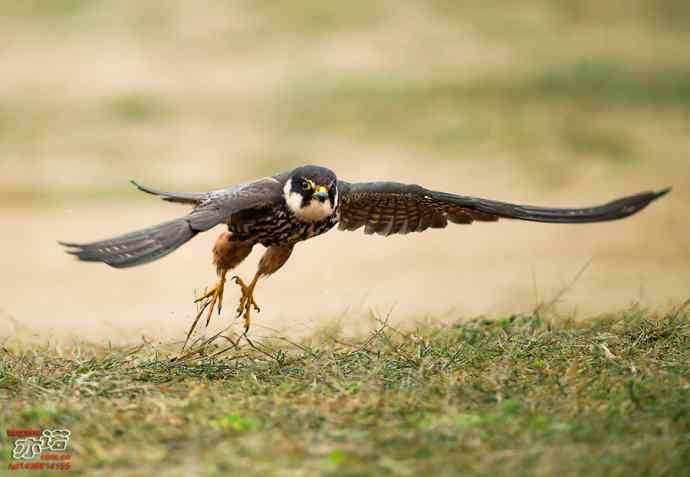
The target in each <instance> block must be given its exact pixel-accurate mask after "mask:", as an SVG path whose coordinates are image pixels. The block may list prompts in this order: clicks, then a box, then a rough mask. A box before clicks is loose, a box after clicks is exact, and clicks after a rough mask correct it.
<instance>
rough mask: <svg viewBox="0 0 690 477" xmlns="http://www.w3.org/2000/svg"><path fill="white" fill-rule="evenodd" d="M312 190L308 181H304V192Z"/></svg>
mask: <svg viewBox="0 0 690 477" xmlns="http://www.w3.org/2000/svg"><path fill="white" fill-rule="evenodd" d="M309 189H311V184H309V182H307V181H302V190H309Z"/></svg>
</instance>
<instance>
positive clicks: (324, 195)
mask: <svg viewBox="0 0 690 477" xmlns="http://www.w3.org/2000/svg"><path fill="white" fill-rule="evenodd" d="M314 197H316V198H317V199H319V200H320V201H321V202H326V199H328V189H326V187H325V186H319V187H317V188H316V190H315V191H314Z"/></svg>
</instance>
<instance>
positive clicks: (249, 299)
mask: <svg viewBox="0 0 690 477" xmlns="http://www.w3.org/2000/svg"><path fill="white" fill-rule="evenodd" d="M232 279H233V280H235V283H237V284H238V285H239V286H240V288H241V289H242V297H241V298H240V304H239V306H238V307H237V317H238V318H239V317H240V316H242V315H244V332H245V333H247V331H249V324H250V322H251V310H252V307H254V309H255V310H256V311H257V312H260V311H261V308H259V305H257V304H256V301H255V300H254V287H255V286H256V282H257V279H256V278H254V280H252V282H251V283H250V284H249V285H247V284H246V283H244V280H242V279H241V278H240V277H238V276H237V275H235V276H234V277H232Z"/></svg>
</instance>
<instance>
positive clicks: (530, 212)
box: [338, 181, 671, 236]
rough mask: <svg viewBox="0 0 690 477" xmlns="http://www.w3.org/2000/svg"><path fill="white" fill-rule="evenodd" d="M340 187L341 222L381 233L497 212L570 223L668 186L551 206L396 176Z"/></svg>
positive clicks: (635, 205)
mask: <svg viewBox="0 0 690 477" xmlns="http://www.w3.org/2000/svg"><path fill="white" fill-rule="evenodd" d="M338 187H339V194H340V204H339V211H340V221H339V228H340V229H341V230H357V229H359V228H362V227H364V233H366V234H379V235H384V236H387V235H392V234H406V233H408V232H422V231H424V230H426V229H428V228H444V227H446V226H447V225H448V222H451V223H455V224H471V223H472V222H474V221H481V222H495V221H497V220H499V219H501V218H504V219H517V220H527V221H532V222H546V223H570V224H575V223H591V222H604V221H609V220H618V219H622V218H625V217H628V216H630V215H633V214H636V213H637V212H639V211H641V210H642V209H644V208H645V207H646V206H647V205H649V204H650V203H651V202H653V201H654V200H656V199H658V198H660V197H662V196H663V195H665V194H667V193H668V192H669V191H670V190H671V189H670V188H669V189H663V190H660V191H656V192H642V193H639V194H635V195H632V196H628V197H623V198H621V199H617V200H614V201H611V202H608V203H606V204H603V205H598V206H594V207H586V208H553V207H537V206H531V205H518V204H511V203H508V202H499V201H495V200H488V199H481V198H478V197H468V196H461V195H456V194H451V193H448V192H438V191H433V190H429V189H425V188H424V187H421V186H419V185H416V184H401V183H398V182H359V183H349V182H345V181H339V183H338Z"/></svg>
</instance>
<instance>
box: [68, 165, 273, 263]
mask: <svg viewBox="0 0 690 477" xmlns="http://www.w3.org/2000/svg"><path fill="white" fill-rule="evenodd" d="M134 185H136V186H137V187H138V188H139V189H140V190H142V191H144V192H148V193H150V194H154V195H158V196H162V197H163V198H164V200H168V201H172V202H181V203H191V204H194V205H195V206H196V207H195V208H194V209H193V210H192V211H191V212H190V213H189V214H187V215H185V216H184V217H180V218H178V219H175V220H170V221H168V222H164V223H162V224H158V225H154V226H153V227H148V228H145V229H142V230H137V231H135V232H130V233H128V234H125V235H120V236H117V237H113V238H110V239H106V240H99V241H97V242H90V243H70V242H60V244H61V245H64V246H65V247H67V248H68V250H67V252H68V253H70V254H72V255H75V256H76V257H77V258H78V259H79V260H82V261H86V262H103V263H107V264H108V265H110V266H112V267H116V268H125V267H133V266H135V265H142V264H144V263H147V262H151V261H153V260H157V259H159V258H161V257H164V256H166V255H168V254H169V253H171V252H172V251H174V250H176V249H177V248H178V247H180V246H181V245H182V244H184V243H185V242H187V241H188V240H190V239H191V238H192V237H194V236H195V235H196V234H198V233H199V232H203V231H205V230H208V229H210V228H212V227H215V226H216V225H219V224H222V223H229V222H230V219H231V218H232V216H233V215H234V214H237V213H239V212H244V211H246V210H251V209H259V208H262V207H266V206H270V205H273V204H275V203H277V202H278V201H279V200H280V199H281V197H282V188H281V187H280V183H279V182H278V181H277V180H275V179H273V178H265V179H259V180H257V181H254V182H248V183H246V184H241V185H239V186H236V187H231V188H228V189H222V190H217V191H212V192H203V193H201V192H200V193H184V192H183V193H179V192H162V191H158V190H155V189H150V188H148V187H144V186H141V185H139V184H137V183H134Z"/></svg>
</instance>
